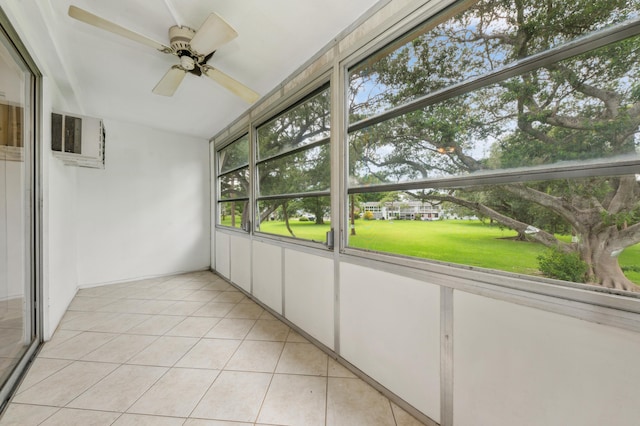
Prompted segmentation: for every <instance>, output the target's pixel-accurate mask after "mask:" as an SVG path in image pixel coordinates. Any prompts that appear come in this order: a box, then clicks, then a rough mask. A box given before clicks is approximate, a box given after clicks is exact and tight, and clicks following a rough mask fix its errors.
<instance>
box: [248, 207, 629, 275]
mask: <svg viewBox="0 0 640 426" xmlns="http://www.w3.org/2000/svg"><path fill="white" fill-rule="evenodd" d="M290 225H291V229H292V230H293V232H294V233H295V235H296V238H302V239H306V240H313V241H319V242H324V241H325V233H326V232H327V231H328V230H329V229H330V227H331V226H330V224H328V223H326V224H324V225H316V224H315V223H313V222H298V221H297V220H296V219H292V220H291V221H290ZM260 230H261V231H262V232H267V233H271V234H278V235H285V236H290V234H289V232H288V231H287V229H286V227H285V225H284V222H263V223H262V224H261V225H260ZM515 235H516V233H515V232H514V231H511V230H508V229H503V228H500V227H499V226H495V225H494V226H490V225H488V224H483V223H481V222H480V221H466V220H446V221H433V222H428V221H411V220H393V221H392V220H371V221H367V220H358V221H356V235H355V236H350V237H349V246H350V247H356V248H363V249H368V250H373V251H381V252H390V253H397V254H402V255H407V256H414V257H422V258H428V259H434V260H440V261H444V262H452V263H459V264H464V265H470V266H477V267H482V268H490V269H499V270H502V271H508V272H515V273H520V274H527V275H539V274H540V273H539V271H538V261H537V256H538V255H539V254H540V253H542V252H543V251H544V250H545V248H544V247H543V246H541V245H540V244H536V243H531V242H523V241H514V240H513V239H512V237H514V236H515ZM620 264H621V265H622V266H640V245H635V246H633V247H629V248H627V249H626V250H625V251H624V252H623V253H622V254H621V255H620ZM626 275H627V277H628V278H629V279H631V280H632V281H633V282H635V283H638V284H640V272H634V271H628V272H626Z"/></svg>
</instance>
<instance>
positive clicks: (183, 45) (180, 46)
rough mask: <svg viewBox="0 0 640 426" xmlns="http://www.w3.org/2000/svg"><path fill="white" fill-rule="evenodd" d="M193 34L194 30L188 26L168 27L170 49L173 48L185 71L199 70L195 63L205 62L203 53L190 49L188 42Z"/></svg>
mask: <svg viewBox="0 0 640 426" xmlns="http://www.w3.org/2000/svg"><path fill="white" fill-rule="evenodd" d="M195 34H196V30H194V29H193V28H189V27H184V26H182V27H180V26H177V25H175V26H173V27H171V28H169V40H170V42H171V49H173V53H174V54H175V55H176V56H178V57H179V58H180V65H181V66H182V67H183V68H184V69H185V71H195V70H198V71H200V70H199V69H198V67H196V66H195V65H196V64H202V63H204V62H206V61H205V56H204V55H199V54H197V53H196V52H194V51H193V50H191V45H190V44H189V42H190V41H191V39H192V38H193V36H194V35H195Z"/></svg>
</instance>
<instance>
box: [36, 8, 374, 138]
mask: <svg viewBox="0 0 640 426" xmlns="http://www.w3.org/2000/svg"><path fill="white" fill-rule="evenodd" d="M376 3H378V0H349V1H344V0H322V1H319V0H235V1H228V0H155V1H150V0H44V1H40V2H39V8H40V11H41V13H42V15H43V16H44V20H45V21H46V26H47V27H48V28H47V29H46V32H48V33H49V34H50V37H51V38H52V39H53V43H54V44H55V48H56V50H57V56H58V57H59V60H60V66H59V67H56V69H55V70H53V71H52V73H53V74H55V76H54V79H55V80H56V82H57V83H58V84H59V85H61V86H63V87H64V86H66V85H68V89H69V90H71V91H72V92H73V93H74V96H75V97H76V99H77V102H78V104H79V106H80V108H81V109H82V110H83V111H77V112H80V113H85V114H87V115H92V116H97V117H105V118H112V119H118V120H123V121H129V122H134V123H140V124H144V125H147V126H151V127H154V128H159V129H166V130H171V131H174V132H178V133H183V134H188V135H193V136H197V137H203V138H209V137H211V136H213V135H215V134H216V133H217V132H218V131H220V130H222V129H223V128H224V127H225V126H226V125H228V124H229V123H230V122H232V121H233V120H234V119H236V118H237V117H239V116H240V115H241V114H242V113H243V112H244V111H246V110H247V109H248V108H249V105H248V104H247V103H245V102H244V101H242V100H241V99H240V98H237V97H236V96H234V95H233V94H231V93H230V92H228V91H227V90H225V89H224V88H222V87H221V86H219V85H217V84H216V83H215V82H214V81H212V80H210V79H208V78H206V77H197V76H195V75H191V74H188V75H187V76H186V78H185V79H184V81H183V82H182V84H181V86H180V87H179V89H178V90H177V92H176V93H175V94H174V96H173V97H164V96H158V95H154V94H152V93H151V90H152V89H153V87H154V86H155V85H156V83H157V82H158V81H159V80H160V78H162V76H163V75H164V73H165V72H166V71H167V70H168V69H169V67H171V65H173V64H175V63H177V58H176V57H175V56H173V55H166V54H163V53H161V52H159V51H156V50H154V49H153V48H150V47H147V46H145V45H142V44H138V43H136V42H133V41H130V40H128V39H125V38H122V37H119V36H117V35H114V34H111V33H108V32H105V31H103V30H100V29H98V28H95V27H92V26H89V25H87V24H84V23H82V22H79V21H76V20H74V19H72V18H70V17H69V16H68V15H67V10H68V8H69V6H70V5H72V4H73V5H75V6H78V7H80V8H82V9H85V10H87V11H89V12H91V13H94V14H96V15H99V16H101V17H103V18H104V19H107V20H109V21H112V22H114V23H117V24H119V25H121V26H123V27H125V28H128V29H130V30H133V31H136V32H138V33H141V34H143V35H145V36H147V37H149V38H151V39H154V40H156V41H159V42H161V43H163V44H166V45H168V44H169V40H168V35H167V31H168V28H169V27H170V26H172V25H175V24H176V20H177V21H178V22H177V23H179V24H181V25H186V26H189V27H192V28H195V29H197V28H198V27H199V26H200V25H201V24H202V22H203V21H204V19H205V18H206V17H207V16H208V15H209V14H210V13H211V12H216V13H218V14H219V15H221V16H222V17H223V18H224V19H225V20H226V21H227V22H229V23H230V24H231V26H232V27H234V28H235V29H236V31H237V32H238V33H239V36H238V37H237V38H236V39H234V40H233V41H231V42H230V43H228V44H226V45H224V46H222V47H220V48H219V49H218V50H217V51H216V53H215V55H214V56H213V58H212V59H211V60H210V61H209V63H210V64H212V65H214V66H215V67H217V68H219V69H220V70H221V71H223V72H225V73H227V74H229V75H231V76H232V77H233V78H235V79H237V80H239V81H240V82H242V83H244V84H246V85H247V86H249V87H251V88H252V89H253V90H255V91H256V92H258V93H259V94H260V95H265V94H267V93H269V92H270V91H271V90H272V89H274V88H275V87H277V86H278V85H279V84H280V83H281V82H282V81H283V80H284V79H285V78H287V77H288V76H289V75H291V73H292V72H294V71H295V70H296V69H298V68H299V67H300V66H301V65H302V64H303V63H304V62H306V61H307V60H308V59H309V58H311V57H312V56H313V55H314V54H316V53H317V52H318V51H319V50H320V49H322V48H323V47H324V46H325V45H327V43H329V42H330V41H331V40H332V39H333V38H335V36H336V35H338V34H339V33H340V32H341V31H342V30H344V29H345V28H347V27H348V26H349V25H351V23H352V22H354V21H355V20H356V19H357V18H358V17H360V16H361V15H363V14H364V13H365V12H367V10H369V9H370V8H372V7H373V6H374V5H376ZM43 31H45V29H43ZM46 32H45V34H46ZM58 68H61V69H58ZM58 80H66V81H62V82H61V81H58ZM71 112H76V111H71Z"/></svg>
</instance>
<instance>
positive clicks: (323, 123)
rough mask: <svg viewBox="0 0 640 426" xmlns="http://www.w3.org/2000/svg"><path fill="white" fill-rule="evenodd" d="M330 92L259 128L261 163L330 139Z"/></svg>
mask: <svg viewBox="0 0 640 426" xmlns="http://www.w3.org/2000/svg"><path fill="white" fill-rule="evenodd" d="M329 108H330V104H329V89H326V90H323V91H322V92H320V93H318V94H317V95H315V96H313V97H312V98H309V99H307V100H305V101H304V102H302V103H301V104H300V105H297V106H295V107H293V108H291V109H290V110H289V111H287V112H285V113H283V114H281V115H279V116H278V117H277V118H275V119H273V120H272V121H270V122H268V123H267V124H265V125H263V126H261V127H259V128H258V160H262V159H265V158H269V157H272V156H274V155H277V154H279V153H283V152H288V151H291V150H293V149H295V148H298V147H300V146H304V145H308V144H310V143H313V142H316V141H319V140H322V139H326V138H328V137H329V128H330V117H329Z"/></svg>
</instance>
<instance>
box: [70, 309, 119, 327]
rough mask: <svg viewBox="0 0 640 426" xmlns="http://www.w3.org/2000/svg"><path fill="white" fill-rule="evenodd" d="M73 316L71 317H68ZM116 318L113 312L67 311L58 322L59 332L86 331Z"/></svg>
mask: <svg viewBox="0 0 640 426" xmlns="http://www.w3.org/2000/svg"><path fill="white" fill-rule="evenodd" d="M69 314H73V315H69ZM116 316H118V314H117V313H113V312H80V311H75V312H74V311H68V312H67V314H65V316H64V318H63V320H62V321H61V322H60V327H59V329H60V330H79V331H87V330H90V329H92V328H93V327H96V326H98V325H99V324H102V323H104V322H106V321H109V320H111V319H112V318H115V317H116Z"/></svg>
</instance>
